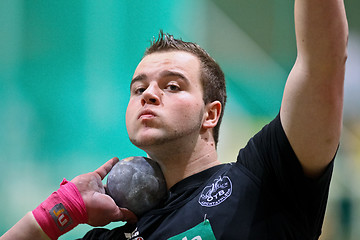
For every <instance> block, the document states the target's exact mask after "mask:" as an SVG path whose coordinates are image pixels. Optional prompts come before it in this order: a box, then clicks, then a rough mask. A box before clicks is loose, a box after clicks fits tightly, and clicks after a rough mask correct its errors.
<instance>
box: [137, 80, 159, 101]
mask: <svg viewBox="0 0 360 240" xmlns="http://www.w3.org/2000/svg"><path fill="white" fill-rule="evenodd" d="M141 103H142V105H145V104H155V105H159V104H160V89H158V88H157V87H156V86H154V85H150V86H149V87H148V88H147V89H146V90H145V91H144V92H143V94H142V99H141Z"/></svg>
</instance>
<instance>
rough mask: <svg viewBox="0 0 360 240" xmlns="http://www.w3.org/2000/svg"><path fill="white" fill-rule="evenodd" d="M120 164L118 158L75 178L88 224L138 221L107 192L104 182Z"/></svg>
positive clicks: (74, 181) (97, 224)
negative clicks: (116, 165) (117, 164)
mask: <svg viewBox="0 0 360 240" xmlns="http://www.w3.org/2000/svg"><path fill="white" fill-rule="evenodd" d="M118 162H119V159H118V158H117V157H114V158H112V159H110V160H109V161H108V162H106V163H105V164H104V165H102V166H101V167H99V168H98V169H97V170H95V171H94V172H90V173H86V174H83V175H80V176H77V177H75V178H74V179H73V180H71V182H73V183H74V184H75V185H76V187H77V188H78V190H79V192H80V193H81V196H82V198H83V200H84V203H85V206H86V211H87V215H88V222H87V223H88V224H89V225H91V226H104V225H106V224H108V223H110V222H113V221H131V222H134V221H136V219H137V218H136V216H135V215H134V214H133V213H132V212H131V211H129V210H128V209H125V208H120V207H118V206H117V205H116V203H115V201H114V200H113V199H112V198H111V197H110V196H109V195H107V194H106V193H105V192H106V191H105V186H104V185H103V183H102V180H103V179H104V178H105V176H106V175H107V174H108V173H109V172H110V170H111V169H112V167H113V166H114V165H115V164H116V163H118Z"/></svg>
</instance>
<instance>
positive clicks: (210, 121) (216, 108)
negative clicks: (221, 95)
mask: <svg viewBox="0 0 360 240" xmlns="http://www.w3.org/2000/svg"><path fill="white" fill-rule="evenodd" d="M221 110H222V109H221V103H220V102H219V101H214V102H211V103H208V104H206V105H205V119H204V122H203V128H206V129H207V128H214V127H215V126H216V124H217V123H218V121H219V117H220V113H221Z"/></svg>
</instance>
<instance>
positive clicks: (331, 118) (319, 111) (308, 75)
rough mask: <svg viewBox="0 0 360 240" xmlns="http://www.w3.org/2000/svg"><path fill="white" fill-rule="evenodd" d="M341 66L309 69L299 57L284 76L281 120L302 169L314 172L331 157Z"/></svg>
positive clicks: (340, 91) (338, 118) (339, 116)
mask: <svg viewBox="0 0 360 240" xmlns="http://www.w3.org/2000/svg"><path fill="white" fill-rule="evenodd" d="M343 75H344V69H341V68H338V69H337V71H336V72H335V71H332V70H331V69H329V71H328V73H326V71H325V72H320V71H316V70H312V69H311V67H308V66H307V65H306V64H305V63H302V62H301V60H298V61H297V62H296V63H295V65H294V68H293V70H292V71H291V73H290V75H289V78H288V80H287V83H286V86H285V91H284V96H283V100H282V107H281V111H280V117H281V122H282V124H283V128H284V131H285V134H286V136H287V138H288V139H289V142H290V144H291V146H292V148H293V149H294V151H295V154H296V155H297V157H298V159H299V161H300V163H301V165H302V167H303V169H304V171H305V173H306V174H307V175H309V176H317V175H319V174H321V172H322V171H323V170H324V169H325V168H326V166H327V165H328V163H329V162H330V161H331V160H332V159H333V157H334V155H335V153H336V149H337V146H338V144H339V139H340V133H341V126H342V106H343V78H344V77H343Z"/></svg>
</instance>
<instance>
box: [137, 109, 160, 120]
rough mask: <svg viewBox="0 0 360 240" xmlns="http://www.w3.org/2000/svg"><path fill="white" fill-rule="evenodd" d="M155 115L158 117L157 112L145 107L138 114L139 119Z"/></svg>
mask: <svg viewBox="0 0 360 240" xmlns="http://www.w3.org/2000/svg"><path fill="white" fill-rule="evenodd" d="M154 117H156V114H155V113H154V112H153V111H151V110H149V109H145V110H143V111H141V112H140V114H139V115H138V119H151V118H154Z"/></svg>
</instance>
